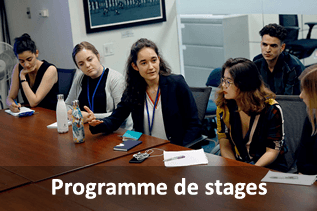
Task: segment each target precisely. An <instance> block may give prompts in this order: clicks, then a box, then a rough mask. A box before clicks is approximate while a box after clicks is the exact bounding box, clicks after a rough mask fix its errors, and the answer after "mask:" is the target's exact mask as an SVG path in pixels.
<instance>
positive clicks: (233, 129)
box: [215, 58, 287, 171]
mask: <svg viewBox="0 0 317 211" xmlns="http://www.w3.org/2000/svg"><path fill="white" fill-rule="evenodd" d="M221 74H222V79H221V84H220V89H219V91H218V92H217V95H216V101H215V102H216V105H217V133H218V140H219V143H220V152H221V155H222V156H223V157H226V158H231V159H235V160H239V161H243V162H248V163H251V164H255V165H257V166H266V167H268V168H272V169H276V170H280V171H286V170H287V165H286V161H285V158H284V156H282V153H280V151H281V149H282V148H283V146H284V127H283V122H284V121H283V115H282V110H281V107H280V106H279V104H278V103H277V102H276V101H275V100H274V98H275V94H274V93H273V92H271V91H270V90H269V89H268V88H266V87H265V85H264V82H263V81H262V78H261V75H260V73H259V71H258V69H257V67H256V65H255V64H254V63H253V62H251V61H250V60H248V59H244V58H236V59H228V60H227V61H226V63H225V64H224V65H223V67H222V73H221Z"/></svg>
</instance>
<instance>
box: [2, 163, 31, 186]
mask: <svg viewBox="0 0 317 211" xmlns="http://www.w3.org/2000/svg"><path fill="white" fill-rule="evenodd" d="M28 183H31V181H30V180H28V179H26V178H24V177H21V176H19V175H16V174H14V173H12V172H10V171H8V170H6V169H3V168H1V167H0V192H1V191H5V190H8V189H11V188H14V187H19V186H22V185H25V184H28Z"/></svg>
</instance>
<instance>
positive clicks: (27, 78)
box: [6, 33, 58, 112]
mask: <svg viewBox="0 0 317 211" xmlns="http://www.w3.org/2000/svg"><path fill="white" fill-rule="evenodd" d="M13 50H14V53H15V55H16V57H17V58H18V60H19V63H17V64H16V65H15V67H14V69H13V72H12V81H11V86H10V91H9V95H8V97H7V100H6V103H7V105H8V106H9V108H10V110H11V111H12V112H19V109H20V107H21V104H20V103H16V102H17V101H16V100H15V99H16V98H17V96H18V92H19V89H20V88H21V91H22V97H23V100H24V103H25V104H29V105H30V106H31V107H35V106H40V107H43V108H48V109H51V110H55V109H56V103H57V94H58V83H57V81H58V74H57V69H56V67H55V66H54V65H52V64H50V63H48V62H46V61H45V60H42V61H40V60H38V56H39V50H38V49H37V48H36V45H35V42H34V41H33V40H32V39H31V37H30V36H29V35H28V34H26V33H25V34H23V35H22V36H21V37H17V38H15V43H14V46H13Z"/></svg>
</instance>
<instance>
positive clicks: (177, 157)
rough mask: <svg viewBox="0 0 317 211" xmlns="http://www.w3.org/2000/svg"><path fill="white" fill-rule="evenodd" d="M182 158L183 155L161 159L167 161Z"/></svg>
mask: <svg viewBox="0 0 317 211" xmlns="http://www.w3.org/2000/svg"><path fill="white" fill-rule="evenodd" d="M182 158H185V155H181V156H176V157H172V158H168V159H165V160H163V161H165V162H167V161H171V160H177V159H182Z"/></svg>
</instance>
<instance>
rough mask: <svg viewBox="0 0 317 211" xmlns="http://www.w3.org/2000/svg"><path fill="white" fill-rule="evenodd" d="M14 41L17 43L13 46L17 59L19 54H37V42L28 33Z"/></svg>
mask: <svg viewBox="0 0 317 211" xmlns="http://www.w3.org/2000/svg"><path fill="white" fill-rule="evenodd" d="M14 40H15V42H14V45H13V51H14V54H15V56H16V57H18V54H20V53H23V52H24V51H31V52H32V53H36V50H37V48H36V45H35V42H34V41H33V40H32V39H31V37H30V35H28V34H27V33H24V34H23V35H22V36H21V37H17V38H15V39H14Z"/></svg>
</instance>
